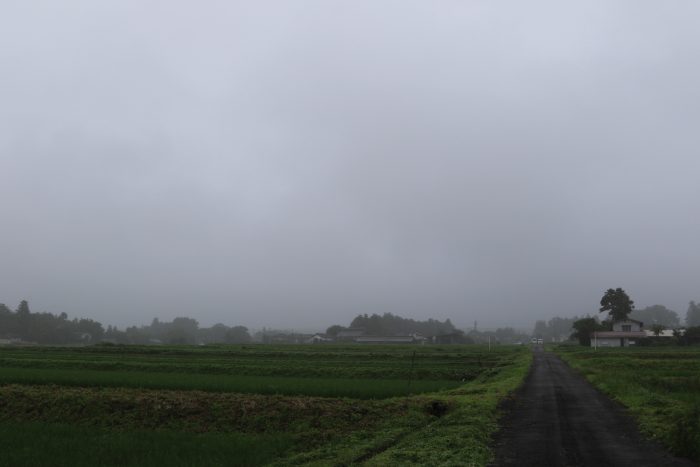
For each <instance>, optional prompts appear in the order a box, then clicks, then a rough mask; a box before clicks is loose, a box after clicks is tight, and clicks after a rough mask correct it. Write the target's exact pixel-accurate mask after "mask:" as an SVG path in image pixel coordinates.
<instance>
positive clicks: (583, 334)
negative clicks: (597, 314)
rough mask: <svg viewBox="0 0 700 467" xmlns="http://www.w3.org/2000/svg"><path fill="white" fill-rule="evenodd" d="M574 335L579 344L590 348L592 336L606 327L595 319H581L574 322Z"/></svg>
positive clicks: (572, 335)
mask: <svg viewBox="0 0 700 467" xmlns="http://www.w3.org/2000/svg"><path fill="white" fill-rule="evenodd" d="M572 328H573V329H574V333H573V334H571V338H572V339H578V342H579V344H581V345H585V346H587V347H590V345H591V336H592V335H593V333H594V332H596V331H603V330H605V326H603V325H602V324H600V323H599V322H598V321H597V320H596V319H595V318H591V317H588V318H581V319H579V320H577V321H574V324H573V325H572Z"/></svg>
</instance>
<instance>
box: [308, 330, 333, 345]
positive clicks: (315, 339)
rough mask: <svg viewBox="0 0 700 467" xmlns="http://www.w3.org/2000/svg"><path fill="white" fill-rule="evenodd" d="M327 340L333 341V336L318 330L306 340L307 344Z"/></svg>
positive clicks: (321, 342)
mask: <svg viewBox="0 0 700 467" xmlns="http://www.w3.org/2000/svg"><path fill="white" fill-rule="evenodd" d="M327 342H333V338H332V337H331V336H329V335H327V334H321V333H319V332H317V333H316V334H314V335H313V336H311V337H310V338H309V339H307V340H306V343H307V344H323V343H327Z"/></svg>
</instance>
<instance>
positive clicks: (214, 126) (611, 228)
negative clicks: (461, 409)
mask: <svg viewBox="0 0 700 467" xmlns="http://www.w3.org/2000/svg"><path fill="white" fill-rule="evenodd" d="M2 10H3V12H2V15H0V18H1V19H0V64H1V65H0V67H1V68H2V73H0V102H1V103H2V106H0V219H2V225H3V228H2V229H0V248H1V252H2V258H3V266H4V267H3V268H2V270H1V271H0V301H5V302H8V304H14V302H17V301H18V300H19V299H21V298H28V299H29V300H30V303H31V304H32V305H33V306H34V308H35V309H46V310H49V311H54V312H61V311H66V312H69V313H71V314H76V315H79V316H90V317H94V318H96V319H98V320H101V321H104V322H106V323H114V324H119V325H125V324H131V323H145V322H148V321H150V319H151V318H152V317H154V316H159V317H161V318H164V319H167V318H172V317H175V316H180V315H184V314H187V315H190V316H193V317H195V318H197V319H199V320H200V322H202V323H204V324H212V323H214V322H217V321H222V322H225V323H228V324H245V325H248V326H263V325H267V326H280V327H283V326H294V327H299V328H323V327H325V326H327V325H330V324H333V323H338V322H339V323H346V322H348V321H349V320H350V319H351V318H352V317H353V316H354V315H355V314H357V313H372V312H378V313H382V312H393V313H399V314H401V315H403V316H409V317H415V318H425V317H429V316H430V317H438V318H442V319H444V318H448V317H449V318H451V319H452V320H453V321H454V322H456V323H459V324H463V325H467V324H468V323H471V322H472V321H473V320H474V319H476V320H479V322H480V323H484V325H486V326H489V325H490V326H505V325H514V326H528V325H529V324H530V323H531V322H532V321H533V320H534V319H535V318H548V317H550V316H553V315H555V314H559V315H573V314H581V313H587V312H593V311H595V310H596V305H597V301H598V300H599V298H600V296H601V294H602V292H603V290H604V289H606V288H608V287H618V286H621V287H624V288H626V289H627V290H628V292H629V293H630V294H631V296H632V298H633V299H635V300H636V301H637V304H638V305H642V306H644V305H651V304H654V303H662V304H665V305H667V306H669V307H671V308H673V309H675V310H677V311H679V312H681V313H683V312H684V311H685V307H686V304H687V301H689V300H691V299H695V300H698V299H700V283H699V282H698V277H700V249H698V248H697V238H700V222H699V221H698V216H697V204H698V201H699V200H700V183H699V181H698V174H699V173H700V159H699V158H698V157H697V155H696V154H695V151H694V150H695V148H697V147H698V143H700V141H699V139H700V133H698V132H697V129H696V126H697V122H698V121H699V120H700V118H699V117H700V105H699V104H700V93H699V92H698V87H697V84H696V83H698V82H700V66H699V65H698V63H700V62H698V56H699V52H700V50H699V49H700V32H698V30H697V27H696V21H695V19H696V18H697V15H698V13H700V7H698V5H697V4H696V3H695V2H690V1H685V2H674V3H672V4H671V3H669V4H659V3H658V2H640V1H634V2H631V1H630V2H614V3H612V4H611V3H610V2H603V1H599V2H598V1H595V2H581V3H580V4H575V5H574V4H569V3H567V4H562V3H561V2H534V3H532V2H529V3H527V4H523V3H522V2H451V1H445V2H438V3H434V2H431V3H425V2H405V1H401V2H398V1H385V2H337V3H329V2H321V1H302V2H216V1H212V2H203V3H201V2H200V3H198V4H197V5H193V4H191V3H190V2H167V3H161V2H132V1H121V2H100V3H99V4H97V3H94V2H80V1H72V2H61V3H60V4H57V3H55V2H40V1H35V2H6V4H5V5H3V7H2Z"/></svg>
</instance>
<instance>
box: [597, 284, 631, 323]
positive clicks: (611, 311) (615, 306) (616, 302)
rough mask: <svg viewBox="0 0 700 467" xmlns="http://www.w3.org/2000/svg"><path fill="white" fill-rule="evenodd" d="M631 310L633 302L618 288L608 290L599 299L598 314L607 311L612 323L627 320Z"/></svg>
mask: <svg viewBox="0 0 700 467" xmlns="http://www.w3.org/2000/svg"><path fill="white" fill-rule="evenodd" d="M632 310H634V302H633V301H632V300H630V297H629V295H627V292H625V291H624V290H622V289H621V288H619V287H618V288H617V289H608V290H607V292H605V295H603V298H601V299H600V312H601V313H602V312H604V311H607V312H608V316H609V317H610V319H611V320H612V321H622V320H625V319H627V317H628V316H629V314H630V313H632Z"/></svg>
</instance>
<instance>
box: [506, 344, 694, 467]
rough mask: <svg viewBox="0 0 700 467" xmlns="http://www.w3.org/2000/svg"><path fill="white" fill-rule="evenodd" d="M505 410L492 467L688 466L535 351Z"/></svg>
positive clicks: (615, 407) (570, 373)
mask: <svg viewBox="0 0 700 467" xmlns="http://www.w3.org/2000/svg"><path fill="white" fill-rule="evenodd" d="M534 352H535V353H534V361H533V365H532V369H531V371H530V374H529V375H528V377H527V379H526V380H525V383H524V385H523V386H522V387H521V388H520V389H519V390H518V391H517V392H516V394H515V397H514V398H513V400H512V401H511V402H510V403H509V407H507V408H506V415H505V416H504V418H503V419H502V421H501V426H502V429H501V431H500V432H499V433H498V434H497V435H496V461H495V463H494V464H493V465H494V466H540V467H545V466H654V467H665V466H688V467H692V466H694V465H695V464H694V463H693V462H691V461H688V460H684V459H679V458H676V457H673V456H671V455H670V454H668V453H667V452H666V451H664V450H663V449H662V448H661V447H660V446H658V445H657V444H655V443H653V442H650V441H649V440H646V439H645V438H644V437H643V436H642V435H640V434H639V432H638V430H637V428H636V426H635V423H634V422H633V421H632V419H631V418H630V417H629V416H628V415H627V414H626V413H625V410H624V408H623V407H622V406H621V405H620V404H618V403H615V402H613V401H612V400H610V399H609V398H608V397H606V396H605V395H603V394H602V393H600V392H599V391H597V390H596V389H595V388H593V386H591V385H590V384H589V383H588V382H587V381H586V380H585V379H584V378H583V377H581V376H580V375H578V374H577V373H575V372H574V371H572V370H571V368H569V367H568V366H567V365H566V364H565V363H564V362H563V361H562V360H560V359H559V357H557V356H556V355H553V354H551V353H549V352H544V351H543V350H542V349H541V348H536V349H535V350H534Z"/></svg>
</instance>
